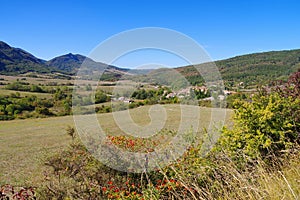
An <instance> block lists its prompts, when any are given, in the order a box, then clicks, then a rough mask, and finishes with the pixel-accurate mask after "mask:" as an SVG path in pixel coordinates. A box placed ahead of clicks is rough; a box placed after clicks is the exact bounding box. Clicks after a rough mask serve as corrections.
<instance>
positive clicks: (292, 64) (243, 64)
mask: <svg viewBox="0 0 300 200" xmlns="http://www.w3.org/2000/svg"><path fill="white" fill-rule="evenodd" d="M215 64H216V65H217V67H218V68H219V71H220V73H221V75H222V78H223V80H224V81H225V83H226V84H227V86H233V85H234V84H236V83H239V82H243V83H244V85H245V86H253V85H257V84H266V83H268V82H270V81H273V80H285V79H287V77H288V76H289V75H290V74H292V73H293V72H295V71H297V69H299V68H300V49H297V50H288V51H270V52H264V53H254V54H248V55H242V56H237V57H233V58H229V59H225V60H220V61H216V62H215ZM205 65H208V64H207V63H204V64H201V65H200V66H201V68H202V67H205ZM176 70H177V71H178V72H180V73H181V74H182V75H184V76H185V77H186V78H187V79H188V80H189V81H190V82H191V83H192V84H197V83H201V82H203V80H202V78H201V77H200V76H199V73H198V71H197V70H195V68H194V67H193V66H186V67H179V68H176Z"/></svg>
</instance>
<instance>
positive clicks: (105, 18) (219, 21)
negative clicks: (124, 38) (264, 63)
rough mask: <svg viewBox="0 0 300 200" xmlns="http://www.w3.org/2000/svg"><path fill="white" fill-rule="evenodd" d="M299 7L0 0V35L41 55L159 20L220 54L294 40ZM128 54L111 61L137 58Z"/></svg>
mask: <svg viewBox="0 0 300 200" xmlns="http://www.w3.org/2000/svg"><path fill="white" fill-rule="evenodd" d="M299 13H300V1H299V0H281V1H279V0H236V1H234V0H232V1H230V0H195V1H184V0H182V1H176V0H147V1H146V0H127V1H125V0H122V1H121V0H119V1H116V0H107V1H106V0H66V1H64V0H59V1H57V0H51V1H47V0H0V25H1V28H0V40H2V41H5V42H7V43H8V44H10V45H11V46H15V47H20V48H23V49H25V50H27V51H29V52H30V53H32V54H34V55H35V56H37V57H39V58H42V59H46V60H48V59H51V58H53V57H55V56H58V55H62V54H66V53H69V52H72V53H79V54H83V55H88V54H89V52H90V51H91V50H92V49H93V48H95V47H96V46H97V45H98V44H99V43H100V42H102V41H103V40H105V39H107V38H108V37H110V36H112V35H114V34H117V33H119V32H122V31H125V30H128V29H133V28H141V27H149V26H150V27H163V28H169V29H174V30H176V31H179V32H182V33H184V34H186V35H188V36H190V37H191V38H193V39H195V40H196V41H197V42H198V43H199V44H201V45H202V46H203V47H204V48H205V49H206V51H207V52H208V53H209V54H210V56H211V57H212V59H213V60H219V59H223V58H229V57H233V56H236V55H242V54H246V53H252V52H262V51H269V50H283V49H296V48H300V14H299ZM149 55H151V53H150V54H149ZM153 55H155V53H153ZM138 57H142V55H138ZM148 57H150V58H149V59H151V56H148ZM165 58H170V56H166V57H165ZM147 59H148V58H147ZM130 60H131V62H132V63H130V61H129V59H127V60H126V61H125V60H124V62H123V63H122V62H120V63H118V64H119V65H122V66H123V67H128V66H129V67H130V66H131V67H132V66H134V65H136V64H138V63H137V62H134V61H133V60H134V56H132V57H130ZM175 60H176V59H175ZM147 61H148V60H147ZM153 62H157V61H156V60H154V61H153ZM171 64H173V65H180V64H181V63H180V62H177V61H174V62H173V63H171ZM124 65H128V66H124Z"/></svg>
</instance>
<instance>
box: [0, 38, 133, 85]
mask: <svg viewBox="0 0 300 200" xmlns="http://www.w3.org/2000/svg"><path fill="white" fill-rule="evenodd" d="M83 62H84V65H85V66H83V67H84V68H85V69H87V70H89V71H104V70H105V72H104V74H105V75H104V76H103V77H104V78H106V79H110V80H113V79H118V78H120V77H122V76H123V75H124V74H128V73H127V71H128V69H122V68H118V67H115V66H110V65H107V64H104V63H100V62H95V61H93V60H92V59H90V58H87V57H86V56H82V55H79V54H76V55H74V54H71V53H69V54H66V55H62V56H58V57H55V58H53V59H51V60H49V61H44V60H42V59H39V58H36V57H35V56H33V55H32V54H30V53H28V52H26V51H24V50H22V49H19V48H14V47H11V46H9V45H8V44H6V43H5V42H2V41H0V74H5V75H18V74H24V73H27V72H36V73H54V72H59V73H62V74H66V75H75V74H76V73H77V71H78V70H79V68H80V67H82V63H83Z"/></svg>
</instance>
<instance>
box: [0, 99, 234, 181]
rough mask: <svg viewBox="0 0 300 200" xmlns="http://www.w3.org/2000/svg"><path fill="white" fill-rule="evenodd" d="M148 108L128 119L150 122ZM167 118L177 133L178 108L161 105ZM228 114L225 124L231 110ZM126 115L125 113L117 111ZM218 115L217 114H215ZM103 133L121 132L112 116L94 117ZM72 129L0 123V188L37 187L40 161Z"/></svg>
mask: <svg viewBox="0 0 300 200" xmlns="http://www.w3.org/2000/svg"><path fill="white" fill-rule="evenodd" d="M150 107H151V106H143V107H139V108H135V109H130V110H129V112H130V115H131V118H132V119H133V121H134V122H135V123H137V124H138V125H141V126H143V125H146V124H148V123H150V118H149V116H148V110H149V109H150ZM164 108H165V109H166V112H167V115H168V118H167V121H166V124H165V127H164V128H166V129H172V130H176V126H178V123H179V121H180V114H181V112H180V109H179V108H178V105H164ZM226 111H227V114H228V115H227V117H226V119H227V122H229V121H230V114H231V113H232V111H231V110H226ZM120 112H126V111H120ZM200 112H201V113H200V126H199V131H202V129H203V128H204V127H207V126H208V125H209V122H210V116H211V109H210V108H201V109H200ZM217 112H218V111H217ZM97 117H98V120H99V122H100V124H101V127H102V128H103V130H105V131H108V133H109V134H112V135H119V134H120V133H122V131H121V130H120V129H119V128H118V126H117V124H116V123H115V121H114V118H113V115H112V113H104V114H98V115H97ZM68 126H74V121H73V117H72V116H64V117H50V118H38V119H24V120H12V121H1V122H0V152H1V157H2V162H0V169H1V171H0V185H1V184H5V183H10V184H12V185H38V183H39V182H40V181H42V178H43V171H44V170H45V167H44V164H43V161H44V160H45V158H46V157H47V156H48V155H50V154H53V153H54V152H56V151H59V150H62V149H63V148H65V147H66V146H67V145H68V144H69V142H70V141H71V139H70V136H68V135H67V134H66V128H67V127H68Z"/></svg>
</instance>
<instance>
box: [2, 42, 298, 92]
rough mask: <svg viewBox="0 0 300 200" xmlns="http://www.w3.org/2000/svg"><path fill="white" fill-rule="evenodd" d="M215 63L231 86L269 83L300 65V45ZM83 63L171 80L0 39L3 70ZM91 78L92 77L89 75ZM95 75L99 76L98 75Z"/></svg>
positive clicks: (73, 67) (187, 71)
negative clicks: (35, 51)
mask: <svg viewBox="0 0 300 200" xmlns="http://www.w3.org/2000/svg"><path fill="white" fill-rule="evenodd" d="M83 63H84V64H83ZM82 64H83V65H82ZM211 64H212V63H204V64H199V65H196V67H199V68H201V69H203V71H202V73H205V68H207V66H209V65H211ZM214 64H216V66H217V67H218V69H219V71H220V73H221V75H222V78H223V80H224V82H225V84H226V86H228V87H233V86H235V85H237V84H238V83H240V82H243V83H244V85H245V86H246V87H247V86H254V85H257V84H266V83H268V82H270V81H272V80H282V79H286V78H287V77H288V76H289V75H290V74H291V73H293V72H295V71H297V69H298V68H300V49H297V50H288V51H287V50H285V51H270V52H263V53H254V54H248V55H242V56H236V57H233V58H229V59H225V60H219V61H216V62H214ZM80 67H81V69H84V70H86V71H85V72H86V74H89V75H90V74H93V71H104V69H105V72H104V74H103V76H102V79H104V80H117V79H120V78H126V79H127V78H128V79H130V78H132V79H134V80H140V81H147V82H148V81H157V80H168V78H166V77H161V78H160V77H159V76H160V75H161V71H160V69H158V70H129V69H123V68H119V67H115V66H111V65H107V64H104V63H101V62H96V61H94V60H92V59H90V58H88V57H86V56H82V55H79V54H72V53H69V54H66V55H62V56H58V57H56V58H53V59H51V60H49V61H45V60H42V59H39V58H37V57H35V56H34V55H32V54H30V53H28V52H26V51H24V50H22V49H19V48H14V47H11V46H9V45H8V44H6V43H5V42H1V41H0V74H6V75H18V74H24V73H28V72H35V73H52V74H53V73H60V74H65V75H67V76H70V75H75V74H76V73H77V72H78V70H79V68H80ZM175 70H176V71H177V72H178V73H180V74H181V75H183V76H184V77H186V79H187V80H189V82H190V83H191V84H193V85H196V84H201V83H203V82H204V80H203V79H202V77H201V75H200V73H199V72H198V71H197V70H196V69H195V67H194V66H184V67H178V68H175ZM145 74H147V75H145ZM132 75H137V76H132ZM162 76H163V75H162ZM87 78H90V77H88V75H87ZM94 78H97V76H95V77H94ZM169 78H170V77H169Z"/></svg>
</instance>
